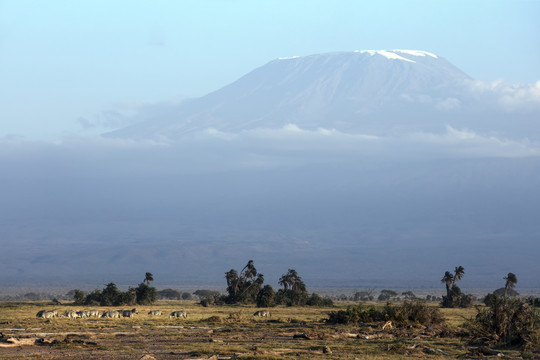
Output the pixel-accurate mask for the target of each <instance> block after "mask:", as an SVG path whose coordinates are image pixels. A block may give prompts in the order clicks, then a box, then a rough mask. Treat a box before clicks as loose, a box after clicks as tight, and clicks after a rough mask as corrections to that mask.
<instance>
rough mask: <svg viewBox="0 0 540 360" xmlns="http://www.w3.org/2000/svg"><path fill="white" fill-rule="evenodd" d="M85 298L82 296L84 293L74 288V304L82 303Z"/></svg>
mask: <svg viewBox="0 0 540 360" xmlns="http://www.w3.org/2000/svg"><path fill="white" fill-rule="evenodd" d="M85 300H86V297H85V296H84V293H83V292H82V291H81V290H79V289H75V291H74V293H73V301H74V303H75V305H84V302H85Z"/></svg>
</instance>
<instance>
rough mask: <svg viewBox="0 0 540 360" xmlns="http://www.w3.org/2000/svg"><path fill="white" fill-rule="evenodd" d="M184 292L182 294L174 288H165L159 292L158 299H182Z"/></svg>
mask: <svg viewBox="0 0 540 360" xmlns="http://www.w3.org/2000/svg"><path fill="white" fill-rule="evenodd" d="M181 296H182V294H180V292H179V291H177V290H173V289H163V290H160V291H158V292H157V297H158V299H160V300H162V299H167V300H180V297H181Z"/></svg>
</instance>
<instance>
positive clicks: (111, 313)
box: [101, 310, 120, 319]
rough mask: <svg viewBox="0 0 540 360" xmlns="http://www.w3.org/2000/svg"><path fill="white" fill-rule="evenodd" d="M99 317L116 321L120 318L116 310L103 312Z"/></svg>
mask: <svg viewBox="0 0 540 360" xmlns="http://www.w3.org/2000/svg"><path fill="white" fill-rule="evenodd" d="M101 317H102V318H113V319H118V318H119V317H120V313H119V312H118V311H116V310H110V311H104V312H103V314H102V315H101Z"/></svg>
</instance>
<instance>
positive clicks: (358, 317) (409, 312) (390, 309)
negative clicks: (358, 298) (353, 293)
mask: <svg viewBox="0 0 540 360" xmlns="http://www.w3.org/2000/svg"><path fill="white" fill-rule="evenodd" d="M328 315H329V318H328V319H327V320H326V322H327V323H330V324H359V323H362V322H363V323H366V322H376V321H388V320H391V321H393V322H394V323H395V324H421V325H433V324H440V323H442V322H443V321H444V319H443V317H442V315H441V313H440V311H439V309H436V308H431V307H428V306H427V305H426V304H425V303H424V302H422V301H414V302H407V301H406V302H404V303H403V304H401V305H398V306H396V305H393V304H390V303H387V304H386V306H384V307H383V308H382V309H377V308H375V307H373V306H368V307H365V306H364V305H362V304H359V305H356V306H349V307H348V308H347V310H339V311H332V312H330V313H328Z"/></svg>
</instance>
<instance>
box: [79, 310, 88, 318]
mask: <svg viewBox="0 0 540 360" xmlns="http://www.w3.org/2000/svg"><path fill="white" fill-rule="evenodd" d="M77 315H79V317H81V318H87V317H90V311H88V310H82V311H77Z"/></svg>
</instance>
